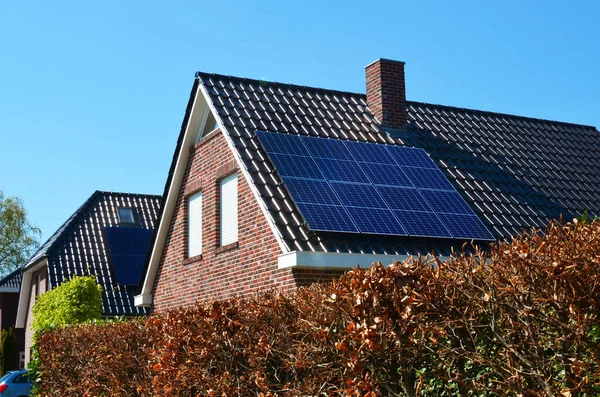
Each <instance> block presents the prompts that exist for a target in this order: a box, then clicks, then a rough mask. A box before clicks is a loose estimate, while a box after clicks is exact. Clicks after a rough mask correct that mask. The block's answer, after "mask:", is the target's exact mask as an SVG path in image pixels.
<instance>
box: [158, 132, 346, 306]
mask: <svg viewBox="0 0 600 397" xmlns="http://www.w3.org/2000/svg"><path fill="white" fill-rule="evenodd" d="M184 150H185V149H184ZM232 172H237V174H238V227H239V229H238V235H239V238H238V243H237V244H230V245H228V246H225V247H220V246H219V229H218V227H219V201H218V200H219V181H220V180H221V179H222V178H223V177H225V176H228V175H231V173H232ZM199 191H202V201H203V203H202V215H203V219H202V227H203V231H202V234H203V235H202V255H201V256H200V257H194V258H187V237H186V236H187V198H188V197H189V196H190V195H192V194H194V193H197V192H199ZM280 254H281V250H280V248H279V245H278V243H277V240H276V239H275V236H274V235H273V232H272V230H271V228H270V227H269V225H268V223H267V220H266V219H265V217H264V215H263V213H262V211H261V210H260V208H259V206H258V203H257V201H256V199H255V197H254V195H253V194H252V192H251V190H250V186H249V185H248V183H247V181H246V179H245V178H244V176H243V175H242V173H241V172H240V171H239V169H238V166H237V163H236V161H235V159H234V157H233V154H232V153H231V150H230V149H229V146H228V145H227V143H226V141H225V137H224V136H223V134H222V133H221V132H220V131H219V130H215V131H213V132H211V133H210V134H209V135H207V136H206V137H204V138H203V139H202V140H201V141H200V142H199V143H198V144H196V145H195V146H194V147H193V148H191V151H190V157H189V160H188V164H187V168H186V171H185V175H184V177H183V180H182V185H181V189H180V192H179V196H178V198H177V203H176V205H175V210H174V214H173V218H172V220H171V225H170V227H169V232H168V235H167V239H166V241H165V247H164V249H163V253H162V258H161V262H160V266H159V269H158V273H157V276H156V279H155V283H154V287H153V297H154V299H153V301H154V302H153V310H155V311H163V310H167V309H170V308H174V307H178V306H187V305H191V304H193V303H194V302H195V301H197V300H208V301H210V300H217V299H226V298H229V297H232V296H236V295H245V294H252V293H254V292H255V291H257V290H265V289H272V288H277V289H279V290H283V291H292V290H294V289H295V288H296V287H297V286H298V285H306V284H310V283H312V282H321V281H327V280H331V277H333V276H335V275H338V274H339V273H340V272H339V271H331V272H330V271H323V270H294V271H292V270H291V269H277V257H278V255H280Z"/></svg>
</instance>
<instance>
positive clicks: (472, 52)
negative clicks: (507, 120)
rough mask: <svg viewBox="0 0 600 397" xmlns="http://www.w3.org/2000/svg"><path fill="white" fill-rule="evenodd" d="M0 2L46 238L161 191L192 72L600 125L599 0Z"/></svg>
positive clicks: (12, 107) (12, 174) (4, 116)
mask: <svg viewBox="0 0 600 397" xmlns="http://www.w3.org/2000/svg"><path fill="white" fill-rule="evenodd" d="M458 3H459V2H453V1H429V2H416V1H410V2H407V1H389V2H379V1H366V2H365V1H361V2H359V1H347V0H346V1H326V2H325V1H312V0H310V1H298V2H287V1H274V2H266V1H254V2H242V1H239V2H230V1H225V0H222V1H211V2H206V1H171V2H165V1H152V0H147V1H143V2H142V1H137V0H131V1H112V0H107V1H102V2H81V1H61V0H56V1H52V2H47V1H27V0H23V1H0V190H3V191H4V192H5V194H7V195H10V196H19V197H21V198H22V199H23V201H24V203H25V205H26V207H27V209H28V211H29V217H30V220H31V221H32V222H33V223H34V224H35V225H37V226H38V227H40V228H41V229H42V232H43V239H46V238H47V237H49V236H50V235H51V234H52V233H53V232H54V231H55V230H56V229H57V228H58V226H59V225H60V224H61V223H62V222H63V221H64V220H65V219H67V218H68V217H69V216H70V215H71V214H72V213H73V212H74V211H75V210H76V209H77V208H78V207H79V206H80V205H81V204H82V203H83V202H84V201H85V199H86V198H87V197H88V196H90V195H91V194H92V193H93V192H94V191H95V190H109V191H125V192H135V193H155V194H162V191H163V188H164V183H165V180H166V177H167V172H168V169H169V165H170V161H171V158H172V156H173V151H174V148H175V143H176V139H177V135H178V133H179V129H180V126H181V121H182V119H183V115H184V112H185V107H186V103H187V100H188V97H189V92H190V89H191V87H192V83H193V78H194V72H195V71H197V70H201V71H206V72H214V73H221V74H229V75H235V76H241V77H250V78H259V79H264V80H270V81H280V82H289V83H295V84H302V85H309V86H318V87H324V88H333V89H339V90H345V91H353V92H364V90H365V88H364V66H366V65H367V64H368V63H370V62H371V61H373V60H375V59H377V58H380V57H381V58H391V59H397V60H403V61H405V62H406V86H407V97H408V99H409V100H416V101H423V102H429V103H440V104H445V105H453V106H460V107H468V108H475V109H482V110H490V111H498V112H503V113H511V114H519V115H524V116H530V117H538V118H546V119H553V120H560V121H568V122H573V123H580V124H587V125H595V126H597V127H600V96H599V95H600V94H599V93H600V76H599V74H598V73H599V72H598V71H599V70H600V51H599V47H598V39H599V38H600V31H599V30H598V24H597V18H598V15H600V3H599V2H595V1H580V2H564V1H544V2H541V1H539V2H523V1H501V2H500V1H498V2H495V4H492V2H487V1H486V2H483V1H464V2H460V4H458Z"/></svg>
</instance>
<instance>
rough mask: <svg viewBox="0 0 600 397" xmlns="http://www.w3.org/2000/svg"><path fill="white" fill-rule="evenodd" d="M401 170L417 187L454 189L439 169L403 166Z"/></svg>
mask: <svg viewBox="0 0 600 397" xmlns="http://www.w3.org/2000/svg"><path fill="white" fill-rule="evenodd" d="M403 170H404V173H405V174H406V175H407V176H408V179H410V181H411V182H412V183H413V185H414V186H415V187H417V188H425V189H437V190H450V191H452V190H454V187H453V186H452V185H451V184H450V182H448V179H446V177H445V176H444V174H442V171H440V170H439V169H435V170H434V169H431V168H414V167H404V168H403Z"/></svg>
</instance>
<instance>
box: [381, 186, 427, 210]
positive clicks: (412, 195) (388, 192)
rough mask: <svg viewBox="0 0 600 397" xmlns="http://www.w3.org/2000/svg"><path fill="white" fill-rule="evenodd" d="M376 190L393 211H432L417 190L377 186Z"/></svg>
mask: <svg viewBox="0 0 600 397" xmlns="http://www.w3.org/2000/svg"><path fill="white" fill-rule="evenodd" d="M376 189H377V191H378V192H379V194H380V195H381V196H382V197H383V199H384V200H385V202H386V204H387V205H388V207H389V208H391V209H393V210H405V211H425V212H431V211H432V210H431V207H430V206H429V205H428V204H427V203H426V202H425V200H424V199H423V196H421V194H420V193H419V191H418V190H417V189H412V188H402V187H390V186H377V187H376Z"/></svg>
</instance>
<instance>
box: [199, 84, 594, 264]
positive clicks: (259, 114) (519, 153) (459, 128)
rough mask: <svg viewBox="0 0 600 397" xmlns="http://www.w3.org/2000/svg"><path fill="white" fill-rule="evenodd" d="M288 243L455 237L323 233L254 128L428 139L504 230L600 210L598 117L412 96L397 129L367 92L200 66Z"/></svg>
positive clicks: (406, 247)
mask: <svg viewBox="0 0 600 397" xmlns="http://www.w3.org/2000/svg"><path fill="white" fill-rule="evenodd" d="M197 77H198V79H199V80H200V83H201V84H202V86H203V89H205V91H206V92H207V93H208V94H209V96H210V99H211V101H212V103H213V105H214V107H215V109H216V111H217V113H218V116H219V118H220V120H221V123H222V125H223V127H224V128H225V130H226V132H227V133H228V135H229V136H230V137H231V139H232V141H233V144H234V146H235V148H236V150H237V152H238V154H239V156H240V157H241V159H242V162H243V163H244V166H245V168H246V169H247V170H248V172H249V174H250V176H251V179H252V182H253V183H254V185H255V187H256V188H257V190H258V192H259V194H260V196H261V198H262V200H263V201H264V203H265V205H266V206H267V208H268V210H269V213H270V215H271V218H272V220H273V222H274V223H275V225H276V226H277V229H278V231H279V233H280V235H281V236H282V238H283V241H284V242H285V244H286V245H287V246H288V248H289V249H290V250H316V251H340V252H366V253H370V252H374V253H383V252H385V253H397V254H405V253H414V252H417V251H420V252H427V251H428V250H431V248H432V246H433V245H435V246H436V247H438V252H439V247H448V246H449V244H450V243H451V242H452V241H439V240H438V241H436V242H435V243H434V244H433V245H432V240H431V239H415V238H398V237H396V238H384V237H380V236H377V238H373V237H372V236H371V237H369V236H356V235H341V234H327V233H319V234H312V233H310V232H307V231H306V230H305V229H303V227H302V226H301V224H302V220H301V217H300V215H299V213H298V211H297V209H296V207H295V205H294V204H293V201H292V200H291V199H290V197H288V195H287V193H286V192H285V190H284V189H281V187H280V180H279V178H278V176H277V175H276V174H275V173H274V170H273V167H272V165H271V164H270V162H268V161H266V155H265V153H264V151H263V150H262V148H261V146H260V143H259V142H258V139H257V138H256V134H255V133H256V130H263V131H273V132H281V133H290V134H303V135H312V136H319V137H329V138H334V139H347V140H356V141H363V142H378V143H394V144H399V145H408V146H415V147H420V148H423V149H425V150H426V151H427V152H428V153H429V155H430V156H431V157H432V158H433V159H434V160H435V161H436V163H437V164H438V166H439V167H440V169H442V171H443V172H444V173H445V174H446V176H447V177H448V178H449V180H450V181H451V182H452V183H453V184H454V186H455V187H456V189H457V190H458V191H459V193H461V195H462V196H463V197H464V198H465V200H466V201H467V202H468V203H469V205H470V206H471V208H472V209H473V210H474V211H475V213H476V214H478V215H479V216H480V218H481V219H482V221H484V223H486V225H487V226H488V228H489V229H490V231H491V232H492V233H493V234H494V235H495V237H496V238H497V239H506V238H509V237H510V236H511V235H514V234H515V233H518V232H519V231H520V230H522V229H523V228H530V227H532V226H538V227H541V226H543V225H544V224H546V223H547V222H548V220H549V219H550V218H552V217H557V216H559V214H561V213H562V214H565V216H567V217H572V216H577V215H580V214H581V213H582V212H583V211H584V210H586V209H587V210H589V211H590V212H591V213H593V214H600V163H599V162H598V161H597V159H598V158H599V157H600V133H599V132H598V131H597V130H596V129H595V128H594V127H588V126H582V125H574V124H567V123H560V122H552V121H546V120H537V119H530V118H524V117H518V116H510V115H504V114H497V113H490V112H481V111H476V110H468V109H459V108H452V107H447V106H440V105H430V104H425V103H417V102H408V116H409V120H408V123H409V129H408V132H406V133H404V134H402V135H401V136H395V137H394V138H392V137H390V136H389V135H388V134H387V133H385V132H384V131H383V130H382V129H381V128H380V125H379V124H378V122H377V121H376V120H374V118H373V116H372V115H371V113H370V112H369V110H368V109H367V104H366V97H365V95H363V94H355V93H348V92H340V91H333V90H325V89H318V88H310V87H303V86H296V85H290V84H280V83H269V82H263V81H258V80H250V79H241V78H235V77H229V76H222V75H215V74H205V73H198V74H197Z"/></svg>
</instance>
